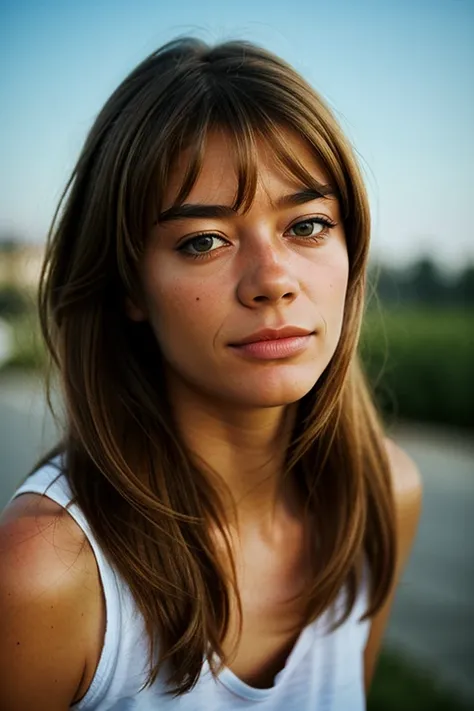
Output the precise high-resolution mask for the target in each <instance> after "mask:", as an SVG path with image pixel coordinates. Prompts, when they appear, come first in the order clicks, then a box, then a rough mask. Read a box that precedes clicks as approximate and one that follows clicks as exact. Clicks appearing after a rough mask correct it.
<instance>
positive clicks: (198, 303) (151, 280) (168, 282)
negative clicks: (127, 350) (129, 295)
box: [145, 269, 222, 351]
mask: <svg viewBox="0 0 474 711" xmlns="http://www.w3.org/2000/svg"><path fill="white" fill-rule="evenodd" d="M145 288H146V295H147V311H148V315H149V319H150V322H151V325H152V327H153V330H154V332H155V335H156V337H157V338H158V341H159V343H160V345H161V346H162V348H163V350H164V351H168V350H169V349H172V350H174V349H175V348H176V347H189V344H190V342H191V341H192V342H193V343H194V344H196V343H198V342H200V341H204V340H207V341H209V334H211V337H212V332H213V331H216V330H217V329H218V327H219V325H220V322H221V308H222V306H221V304H222V294H221V293H220V291H219V289H218V288H217V287H216V286H214V288H213V285H212V284H211V283H209V282H208V281H204V280H190V279H189V278H188V279H180V278H179V277H178V276H174V275H173V274H171V273H170V270H166V269H163V270H156V269H154V270H153V273H152V274H149V275H148V278H147V279H146V282H145ZM206 336H207V338H206Z"/></svg>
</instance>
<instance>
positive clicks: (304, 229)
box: [291, 221, 324, 237]
mask: <svg viewBox="0 0 474 711" xmlns="http://www.w3.org/2000/svg"><path fill="white" fill-rule="evenodd" d="M315 227H319V229H317V230H316V233H315V232H313V230H314V228H315ZM291 229H293V230H295V231H296V230H298V232H296V236H297V237H312V236H313V235H314V234H319V233H320V232H322V231H323V229H324V226H323V225H322V224H321V223H320V222H312V221H307V222H298V223H297V224H296V225H293V227H292V228H291Z"/></svg>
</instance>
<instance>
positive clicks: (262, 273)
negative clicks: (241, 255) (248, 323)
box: [237, 243, 300, 308]
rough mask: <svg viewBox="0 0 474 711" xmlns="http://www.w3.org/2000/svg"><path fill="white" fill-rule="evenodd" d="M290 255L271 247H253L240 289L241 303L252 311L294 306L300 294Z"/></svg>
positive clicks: (239, 284) (240, 282)
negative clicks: (263, 308)
mask: <svg viewBox="0 0 474 711" xmlns="http://www.w3.org/2000/svg"><path fill="white" fill-rule="evenodd" d="M288 256H289V255H288V253H287V252H286V253H284V250H278V248H277V247H275V246H274V245H270V244H268V243H267V244H265V245H261V246H259V247H256V246H255V245H254V246H253V249H252V250H251V251H250V253H249V254H248V256H247V258H246V260H245V264H244V267H243V272H242V276H241V278H240V280H239V283H238V286H237V297H238V299H239V301H240V302H241V303H242V304H243V305H244V306H247V307H249V308H256V307H258V306H260V305H262V304H277V303H279V302H282V303H285V302H286V303H291V302H293V301H294V299H295V298H296V296H297V295H298V293H299V291H300V286H299V283H298V279H297V278H296V275H295V273H294V271H293V269H292V264H291V260H289V259H288Z"/></svg>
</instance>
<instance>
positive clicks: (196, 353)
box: [129, 132, 348, 408]
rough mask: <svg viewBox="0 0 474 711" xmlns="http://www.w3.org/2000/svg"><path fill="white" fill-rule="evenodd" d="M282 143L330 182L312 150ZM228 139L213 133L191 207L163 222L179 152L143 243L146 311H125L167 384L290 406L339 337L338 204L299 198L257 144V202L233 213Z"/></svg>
mask: <svg viewBox="0 0 474 711" xmlns="http://www.w3.org/2000/svg"><path fill="white" fill-rule="evenodd" d="M287 139H288V146H289V147H291V149H292V150H293V151H294V154H295V155H296V156H297V157H298V158H299V159H300V161H301V162H302V163H303V164H304V165H305V166H306V167H307V168H308V169H309V170H310V172H311V173H312V174H313V175H314V177H315V178H316V179H317V180H318V181H319V182H320V183H321V184H323V185H327V182H328V180H327V176H326V175H325V174H324V172H323V170H322V169H321V167H320V165H319V164H318V162H317V161H316V160H315V158H314V156H313V155H312V154H311V152H310V151H309V149H308V148H307V147H306V145H305V143H304V142H303V141H302V140H301V139H299V138H298V137H296V136H294V135H292V134H291V133H288V136H287ZM227 141H228V139H227V138H226V136H225V135H224V134H222V133H217V132H216V133H214V134H212V135H211V136H210V137H209V140H208V144H207V148H206V153H205V158H204V164H203V169H202V172H201V174H200V176H199V179H198V180H197V182H196V184H195V185H194V187H193V189H192V191H191V193H190V195H189V196H188V198H187V200H186V209H185V211H182V212H181V214H179V213H178V214H173V212H170V213H169V214H168V215H166V214H165V213H166V210H167V209H168V208H169V207H171V206H172V205H173V201H174V198H175V196H176V194H177V191H178V189H179V187H180V180H182V176H183V174H184V171H185V169H186V166H187V161H186V155H185V154H183V155H182V156H181V157H180V159H179V161H178V163H177V165H176V168H175V171H174V173H173V176H172V179H171V181H170V184H169V186H168V190H167V193H166V195H165V201H164V212H163V213H162V218H161V220H159V221H158V223H157V224H156V225H155V226H154V228H153V230H152V232H151V234H150V235H149V236H148V243H147V248H146V251H145V255H144V258H143V262H142V265H141V278H142V286H143V293H144V306H143V308H139V307H137V306H133V305H130V306H129V315H130V316H131V317H132V318H133V319H136V320H140V319H148V321H149V322H150V325H151V327H152V329H153V331H154V333H155V335H156V338H157V340H158V342H159V345H160V348H161V351H162V353H163V356H164V359H165V362H166V364H167V367H168V371H169V372H168V373H167V377H168V378H169V379H170V380H169V382H171V383H172V382H173V380H174V382H179V385H180V386H181V387H183V386H184V387H185V388H191V389H192V390H193V392H194V393H198V394H199V395H202V396H203V397H207V398H212V400H217V401H219V402H221V403H224V404H229V405H231V406H233V407H252V408H256V407H272V406H281V405H287V404H289V403H293V402H295V401H297V400H299V399H300V398H302V397H303V396H304V395H305V394H306V393H308V392H309V390H310V389H311V388H312V387H313V385H314V384H315V383H316V381H317V380H318V378H319V377H320V375H321V374H322V372H323V371H324V369H325V368H326V366H327V365H328V363H329V361H330V359H331V357H332V355H333V354H334V351H335V348H336V345H337V342H338V339H339V336H340V332H341V326H342V319H343V311H344V302H345V295H346V287H347V279H348V256H347V250H346V243H345V238H344V231H343V227H342V225H341V218H340V214H339V206H338V202H337V200H336V198H335V197H333V196H330V195H328V196H326V197H323V198H321V197H320V198H317V197H315V195H308V194H306V195H303V196H300V199H299V200H298V199H297V198H295V199H294V200H293V202H292V201H291V200H290V199H289V198H288V196H291V195H295V194H296V193H301V192H303V191H304V186H302V185H301V184H298V183H297V182H295V181H294V180H291V179H289V178H288V177H285V176H283V175H282V173H281V170H279V169H278V168H277V167H276V165H275V164H274V162H273V160H272V155H271V151H269V149H268V147H266V146H265V145H261V146H260V148H259V151H258V169H259V174H258V188H257V192H256V195H255V199H254V201H253V203H252V205H251V208H250V210H249V211H248V212H247V213H246V214H242V212H240V213H232V211H231V210H230V209H229V207H230V206H231V205H232V204H233V202H234V198H235V195H236V192H237V175H236V171H235V167H234V160H233V151H232V150H231V147H230V146H229V145H228V143H227ZM191 206H194V207H191ZM197 206H201V207H199V208H198V207H197ZM202 206H205V207H202ZM211 206H220V207H219V208H216V207H211ZM282 329H287V331H286V332H285V331H282ZM265 330H266V333H265ZM262 331H263V333H261V332H262ZM292 331H294V333H293V334H292ZM285 336H286V337H285ZM243 341H250V342H251V343H246V344H243Z"/></svg>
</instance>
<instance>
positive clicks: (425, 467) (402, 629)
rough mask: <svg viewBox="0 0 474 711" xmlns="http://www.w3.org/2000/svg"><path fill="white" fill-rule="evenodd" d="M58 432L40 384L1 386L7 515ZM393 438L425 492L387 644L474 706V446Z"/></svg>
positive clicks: (1, 483)
mask: <svg viewBox="0 0 474 711" xmlns="http://www.w3.org/2000/svg"><path fill="white" fill-rule="evenodd" d="M54 433H55V428H54V425H53V423H52V420H51V418H50V417H49V416H48V415H47V414H46V409H45V405H44V399H43V397H42V396H41V391H40V390H39V388H38V386H37V385H35V383H34V382H32V381H27V380H25V379H21V380H16V381H11V380H10V381H4V380H0V453H1V456H0V508H1V507H2V506H3V505H4V504H5V503H6V501H7V500H8V498H9V496H11V494H12V492H13V490H14V488H15V486H16V485H17V482H19V481H20V480H21V479H22V478H23V477H24V476H25V474H26V473H27V471H28V469H29V468H30V467H31V466H32V464H33V463H34V461H35V459H36V457H37V456H39V454H40V453H41V452H42V451H43V450H44V448H45V447H47V446H49V445H50V444H51V443H52V442H53V441H54ZM394 436H395V439H397V440H398V441H399V442H400V443H401V444H402V446H404V447H405V449H406V450H407V451H408V452H409V453H410V454H411V455H412V456H413V458H414V459H415V461H416V462H417V463H418V465H419V467H420V470H421V473H422V477H423V481H424V489H425V492H424V505H423V515H422V519H421V524H420V529H419V534H418V538H417V541H416V544H415V548H414V551H413V554H412V557H411V559H410V562H409V565H408V567H407V570H406V573H405V576H404V579H403V581H402V584H401V586H400V588H399V592H398V595H397V599H396V602H395V606H394V611H393V615H392V619H391V622H390V625H389V630H388V636H387V639H388V642H389V643H391V644H392V645H393V646H397V647H399V648H400V650H402V651H403V653H404V655H405V656H408V655H409V656H412V657H413V658H414V659H415V660H416V661H417V662H418V663H421V664H422V665H424V666H425V667H426V668H427V669H428V670H431V671H432V672H434V673H435V674H436V676H438V677H439V678H440V679H441V680H443V681H444V682H446V683H448V684H452V685H453V686H454V688H456V689H458V690H459V691H460V692H462V693H463V694H465V695H466V696H467V697H469V698H471V699H473V700H474V441H472V442H470V441H468V439H467V437H466V436H455V435H453V433H448V432H443V431H442V430H433V429H428V428H421V427H416V428H413V427H409V428H398V429H397V430H396V432H394Z"/></svg>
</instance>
